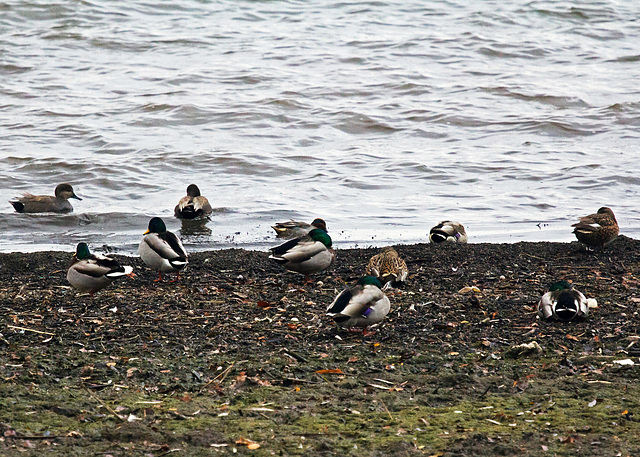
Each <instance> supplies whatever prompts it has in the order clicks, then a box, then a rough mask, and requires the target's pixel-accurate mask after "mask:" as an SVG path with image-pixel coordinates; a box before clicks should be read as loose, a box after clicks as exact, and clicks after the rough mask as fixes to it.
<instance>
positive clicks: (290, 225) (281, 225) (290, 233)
mask: <svg viewBox="0 0 640 457" xmlns="http://www.w3.org/2000/svg"><path fill="white" fill-rule="evenodd" d="M272 228H273V229H274V230H275V231H276V237H278V238H285V239H291V238H299V237H301V236H305V235H306V234H307V233H309V232H310V231H311V230H313V229H317V228H318V229H321V230H324V231H325V232H327V233H328V230H327V224H326V223H325V221H324V220H323V219H320V218H317V219H314V220H313V222H312V223H311V224H307V223H306V222H297V221H294V220H293V219H292V220H290V221H287V222H278V223H277V224H276V225H273V226H272Z"/></svg>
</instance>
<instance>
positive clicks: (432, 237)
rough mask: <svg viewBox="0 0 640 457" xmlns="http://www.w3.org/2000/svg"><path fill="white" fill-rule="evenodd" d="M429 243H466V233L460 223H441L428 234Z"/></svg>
mask: <svg viewBox="0 0 640 457" xmlns="http://www.w3.org/2000/svg"><path fill="white" fill-rule="evenodd" d="M429 241H431V242H432V243H444V242H445V241H446V242H448V243H466V242H467V232H465V231H464V227H463V226H462V224H461V223H460V222H455V221H442V222H440V223H439V224H438V225H436V226H435V227H433V228H432V229H431V231H430V232H429Z"/></svg>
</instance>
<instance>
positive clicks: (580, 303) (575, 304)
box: [538, 280, 589, 322]
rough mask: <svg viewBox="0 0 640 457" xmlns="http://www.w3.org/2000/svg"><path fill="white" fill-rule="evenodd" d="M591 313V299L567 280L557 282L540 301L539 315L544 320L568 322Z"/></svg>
mask: <svg viewBox="0 0 640 457" xmlns="http://www.w3.org/2000/svg"><path fill="white" fill-rule="evenodd" d="M588 315H589V300H587V298H586V297H585V296H584V295H583V294H582V292H580V291H579V290H576V289H574V288H573V287H572V286H571V284H569V283H568V282H567V281H564V280H563V281H558V282H555V283H553V284H552V285H551V287H549V291H548V292H547V293H545V294H544V295H543V296H542V298H540V301H539V302H538V316H540V318H541V319H544V320H552V319H557V320H559V321H564V322H568V321H571V320H574V319H581V318H585V317H587V316H588Z"/></svg>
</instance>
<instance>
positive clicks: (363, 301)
mask: <svg viewBox="0 0 640 457" xmlns="http://www.w3.org/2000/svg"><path fill="white" fill-rule="evenodd" d="M381 287H382V284H381V283H380V281H379V280H378V278H374V277H373V276H363V277H362V278H360V279H358V282H356V283H355V284H354V285H353V286H350V287H347V288H346V289H345V290H343V291H342V292H340V293H339V294H338V296H337V297H336V298H335V300H333V302H332V303H331V304H330V305H329V307H328V308H327V315H328V316H331V317H332V318H333V320H334V321H335V322H336V323H337V324H338V325H339V326H341V327H362V328H363V333H366V328H367V327H368V326H370V325H373V324H377V323H378V322H381V321H382V320H383V319H384V318H385V316H386V315H387V314H389V309H390V308H391V304H390V303H389V298H387V296H386V295H385V294H384V292H383V291H382V290H381Z"/></svg>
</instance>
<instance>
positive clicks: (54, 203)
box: [9, 183, 82, 213]
mask: <svg viewBox="0 0 640 457" xmlns="http://www.w3.org/2000/svg"><path fill="white" fill-rule="evenodd" d="M70 198H75V199H77V200H82V199H81V198H80V197H78V196H77V195H76V194H75V193H74V192H73V187H71V184H67V183H64V184H58V186H57V187H56V190H55V197H52V196H50V195H32V194H29V193H25V194H23V196H22V197H18V198H17V199H16V200H14V201H9V203H11V204H12V205H13V208H14V209H15V210H16V211H17V212H19V213H68V212H71V211H73V206H71V203H69V199H70Z"/></svg>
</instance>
